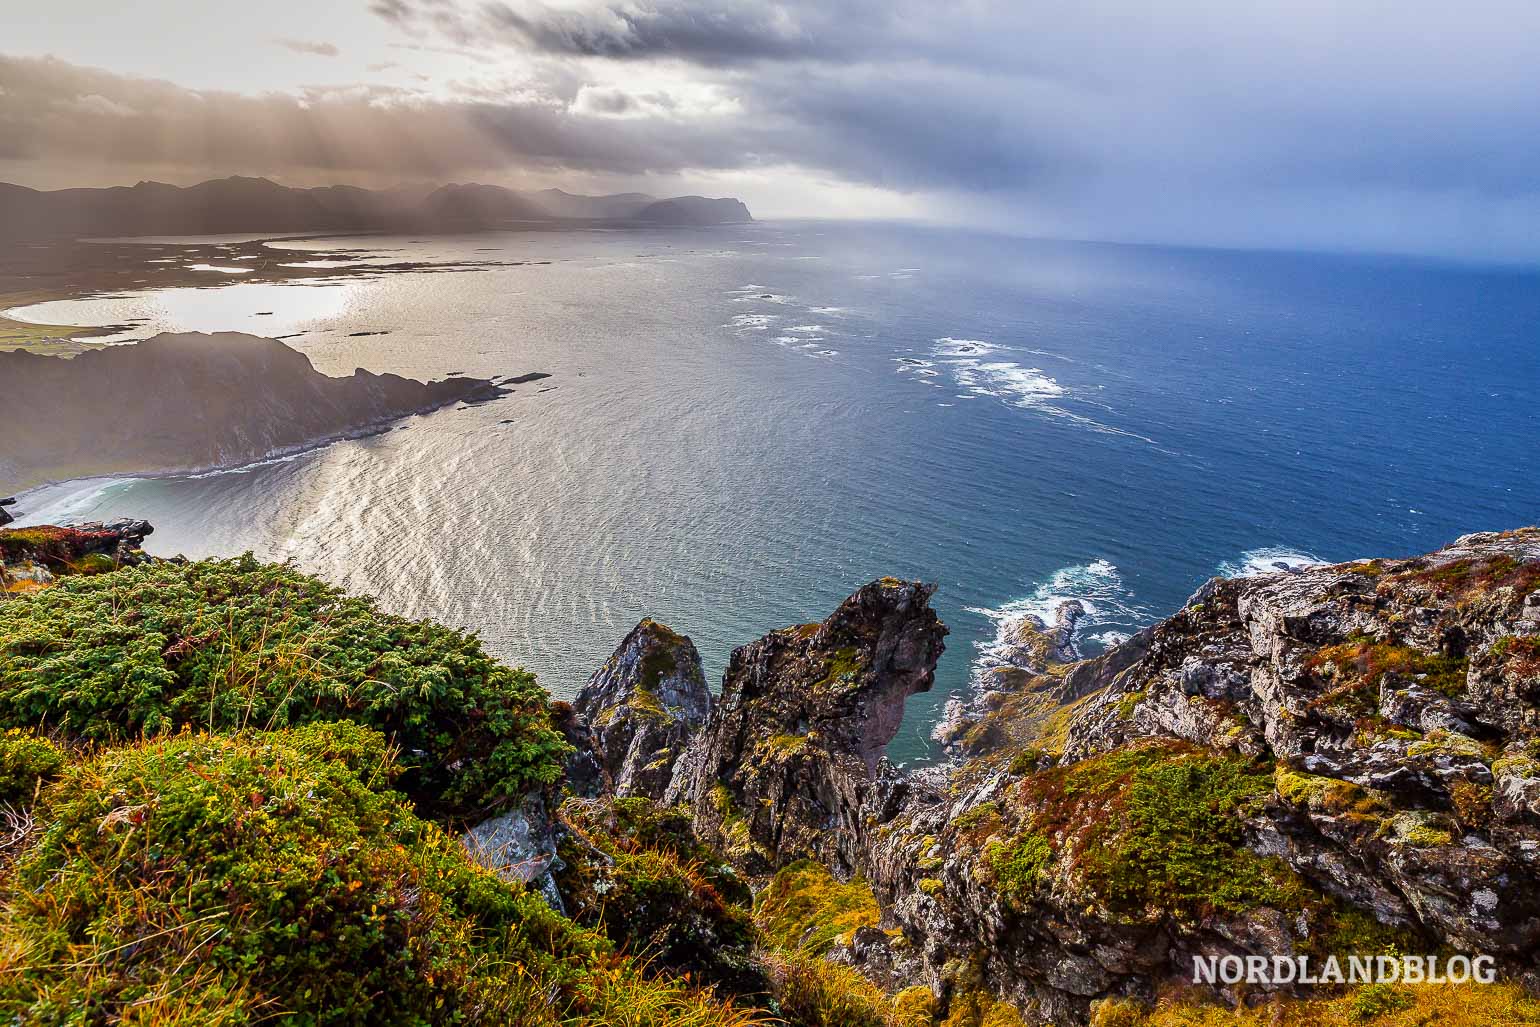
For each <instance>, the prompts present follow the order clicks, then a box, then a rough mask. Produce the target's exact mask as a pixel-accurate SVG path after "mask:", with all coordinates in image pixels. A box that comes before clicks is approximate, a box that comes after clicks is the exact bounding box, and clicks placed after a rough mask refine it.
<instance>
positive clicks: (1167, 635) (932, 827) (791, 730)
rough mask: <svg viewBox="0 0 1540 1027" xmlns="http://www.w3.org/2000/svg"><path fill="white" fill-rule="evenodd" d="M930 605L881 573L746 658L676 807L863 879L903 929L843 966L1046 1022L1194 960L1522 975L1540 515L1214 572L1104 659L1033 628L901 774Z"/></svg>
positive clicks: (1081, 1018) (923, 671) (1066, 1020)
mask: <svg viewBox="0 0 1540 1027" xmlns="http://www.w3.org/2000/svg"><path fill="white" fill-rule="evenodd" d="M930 594H931V593H930V589H929V588H927V587H925V586H920V585H916V584H911V583H904V582H896V581H887V580H885V581H883V582H878V583H874V584H872V585H868V586H866V587H865V588H863V589H861V590H860V591H859V592H857V593H856V594H855V595H854V596H852V597H851V598H850V599H849V600H847V601H846V602H845V603H844V604H843V605H842V606H841V607H840V609H839V610H838V611H836V613H835V614H834V615H833V616H831V617H830V618H829V619H828V620H827V621H824V622H823V623H821V624H810V625H803V626H801V627H796V628H788V629H784V630H782V631H777V632H774V633H772V634H770V635H767V636H765V638H763V639H761V640H760V641H758V642H755V643H753V644H751V645H748V646H745V647H743V648H741V649H739V650H738V651H737V652H736V653H734V655H733V658H732V661H731V663H730V666H729V668H728V671H727V674H726V676H725V679H724V685H723V694H722V698H721V700H720V702H719V703H718V705H717V707H716V708H715V709H714V710H713V712H712V714H711V716H710V718H709V720H708V722H707V724H706V725H705V727H704V728H702V729H701V730H700V731H699V732H698V733H697V734H696V735H695V736H694V738H693V739H692V740H691V741H690V742H689V744H688V746H687V748H686V750H685V753H684V755H683V756H682V757H681V758H680V760H679V762H678V766H677V769H676V771H675V774H674V779H673V782H672V784H671V785H670V787H669V790H668V792H667V795H666V798H667V799H668V800H669V801H672V802H682V803H685V804H686V805H687V806H688V807H689V808H690V809H691V810H692V812H693V814H694V817H695V825H696V830H697V832H699V833H700V835H701V836H702V837H703V838H704V839H705V840H707V841H708V842H710V843H712V844H713V845H714V846H715V847H716V848H717V849H718V850H719V851H721V852H723V853H725V854H726V856H727V858H729V859H730V860H731V861H732V862H733V863H734V864H735V865H737V866H738V867H739V868H740V870H742V871H744V872H745V873H746V874H747V875H748V876H749V877H750V878H751V879H759V880H763V879H764V876H765V875H766V874H768V873H770V872H771V871H773V870H775V869H776V868H778V867H782V866H785V865H787V864H788V863H790V862H791V861H794V860H797V859H801V858H806V857H812V858H814V859H817V860H819V861H820V862H822V863H824V864H825V865H826V866H828V867H829V868H831V869H832V870H833V871H834V872H835V873H836V874H837V875H838V876H840V877H841V878H853V877H856V876H859V877H860V878H862V879H863V880H864V881H866V882H868V883H869V884H870V886H871V888H872V889H873V892H874V894H875V896H876V899H877V901H878V904H879V906H880V908H881V911H882V926H883V927H884V928H887V929H888V930H887V931H876V930H867V931H865V932H863V933H862V934H861V936H860V937H852V938H851V939H849V940H848V942H842V943H841V945H840V946H839V947H838V950H837V951H838V954H839V958H840V959H841V961H844V962H848V963H852V964H854V965H857V966H861V967H862V968H863V970H866V971H867V972H868V973H869V976H871V977H872V979H874V980H877V981H880V982H881V983H882V984H883V985H884V986H885V987H888V988H890V989H896V988H897V987H899V986H900V985H904V984H916V983H923V984H926V985H928V986H930V987H931V988H932V989H933V990H934V991H935V992H936V993H937V994H938V995H939V996H941V1000H942V1003H943V1007H944V1006H945V1005H946V1003H947V1002H948V1001H951V1000H952V996H954V994H955V995H961V994H963V991H964V989H967V993H968V994H977V991H976V989H978V988H979V987H983V988H985V989H987V990H989V991H992V992H993V993H995V994H997V995H999V996H1001V997H1003V998H1005V999H1008V1000H1009V1001H1010V1002H1011V1003H1012V1004H1013V1005H1015V1006H1016V1007H1017V1008H1018V1009H1020V1010H1022V1011H1023V1013H1024V1014H1025V1015H1026V1016H1027V1017H1028V1019H1029V1020H1036V1021H1040V1022H1051V1023H1060V1024H1079V1023H1084V1022H1086V1020H1087V1019H1088V1017H1089V1016H1090V1012H1091V1007H1092V1004H1093V1002H1095V1001H1099V1000H1103V999H1106V998H1107V997H1109V996H1110V997H1114V998H1117V999H1119V1001H1124V1002H1127V1003H1131V1004H1132V1006H1133V1007H1137V1006H1139V1005H1141V1004H1148V1003H1150V1002H1152V1001H1153V1000H1154V999H1155V997H1156V996H1157V994H1159V993H1161V991H1162V990H1163V989H1164V988H1167V987H1171V986H1179V985H1181V984H1182V982H1190V981H1191V980H1192V977H1193V966H1194V960H1195V959H1196V958H1198V957H1224V956H1240V957H1261V958H1264V959H1268V960H1272V959H1273V958H1275V957H1276V958H1280V959H1298V958H1302V957H1303V958H1307V959H1309V960H1312V961H1313V965H1314V966H1315V967H1317V968H1319V967H1321V966H1322V965H1324V964H1325V961H1326V960H1328V959H1329V958H1336V959H1339V960H1341V961H1342V964H1343V965H1346V961H1347V959H1348V957H1351V956H1365V955H1374V954H1378V953H1381V952H1384V951H1397V952H1402V953H1407V954H1421V953H1432V952H1435V951H1444V952H1446V953H1448V952H1453V953H1464V954H1466V955H1468V956H1469V955H1475V954H1488V955H1490V956H1492V957H1493V958H1494V959H1495V960H1496V961H1497V963H1498V964H1499V966H1500V967H1501V969H1502V970H1503V972H1505V973H1507V974H1509V975H1513V976H1516V977H1519V978H1521V979H1536V977H1537V971H1540V966H1537V958H1536V955H1535V953H1536V951H1537V946H1540V702H1537V700H1540V529H1533V528H1530V529H1521V530H1518V531H1512V532H1504V533H1492V534H1480V535H1470V536H1466V537H1465V538H1462V539H1460V540H1459V541H1457V542H1456V543H1454V544H1453V545H1451V546H1449V547H1447V548H1445V549H1443V550H1440V551H1438V552H1436V553H1433V554H1430V555H1429V556H1426V557H1422V558H1418V559H1412V560H1371V561H1364V562H1358V563H1351V564H1340V565H1334V566H1321V567H1314V568H1310V569H1306V570H1303V571H1293V572H1284V573H1278V574H1270V575H1265V576H1261V577H1252V578H1244V579H1236V580H1225V579H1216V580H1214V581H1212V582H1210V583H1208V584H1207V585H1205V586H1204V587H1203V588H1202V589H1200V590H1199V592H1198V593H1197V594H1195V595H1194V596H1193V598H1192V599H1191V600H1190V601H1189V602H1188V603H1187V604H1186V606H1185V607H1184V608H1183V609H1182V610H1181V611H1180V612H1178V613H1177V614H1176V615H1174V616H1172V617H1171V618H1169V619H1167V620H1166V621H1163V622H1161V623H1160V624H1157V625H1155V626H1153V627H1151V628H1147V629H1145V630H1144V631H1142V632H1140V633H1139V634H1138V635H1136V636H1135V637H1134V638H1132V639H1130V640H1129V641H1127V642H1125V643H1123V644H1122V645H1120V646H1117V647H1115V648H1113V649H1112V650H1110V651H1108V652H1107V653H1106V654H1104V655H1103V656H1100V657H1098V658H1096V659H1093V660H1087V661H1080V662H1075V663H1071V664H1068V665H1064V664H1061V663H1059V662H1057V661H1056V660H1054V659H1051V658H1049V657H1048V654H1049V653H1050V652H1052V651H1053V650H1054V649H1055V648H1057V649H1058V650H1059V651H1060V652H1062V651H1063V643H1064V641H1067V640H1069V639H1071V638H1072V630H1071V631H1070V632H1068V633H1067V635H1065V636H1060V637H1055V638H1050V639H1049V640H1048V642H1047V643H1045V644H1042V645H1037V644H1028V645H1027V646H1026V650H1028V652H1027V655H1025V656H1023V658H1022V659H1021V661H1020V664H1021V665H1008V666H1006V667H1004V668H1001V673H1000V674H999V675H996V676H995V677H994V678H993V679H992V680H989V681H987V682H986V683H985V685H984V687H985V689H986V690H988V691H989V692H990V693H991V694H993V695H994V696H995V698H994V699H992V700H991V701H990V702H988V703H983V704H975V707H974V710H975V712H974V713H973V714H972V715H971V716H970V718H969V719H968V722H967V726H966V729H965V730H964V731H963V732H962V737H961V742H962V743H965V744H959V745H958V750H957V751H959V752H960V753H962V754H963V758H961V759H959V760H958V761H957V762H955V763H953V764H952V765H950V766H948V767H944V768H931V769H928V770H924V771H920V772H916V773H908V774H906V773H902V772H899V771H897V770H896V769H895V768H893V767H892V766H891V765H889V764H888V763H887V762H886V761H885V759H884V758H883V755H882V750H883V748H884V746H885V745H886V744H887V742H888V741H889V740H890V739H891V737H892V734H893V730H894V728H895V727H896V725H897V723H898V717H899V716H900V715H901V712H902V705H903V701H904V699H905V698H906V697H907V696H908V695H910V694H913V693H914V692H916V691H920V690H923V689H924V688H926V687H928V686H929V684H930V681H931V678H932V673H933V668H934V664H935V659H936V657H937V655H939V653H940V651H941V639H942V636H943V635H944V633H945V628H944V627H943V626H942V625H941V624H940V623H939V621H937V620H936V618H935V615H934V613H932V612H931V611H930V609H929V607H928V604H927V600H928V599H929V596H930ZM1032 628H1033V630H1034V631H1038V632H1043V631H1044V629H1043V628H1042V627H1041V626H1035V625H1034V626H1032ZM1028 643H1033V639H1031V638H1029V639H1028ZM899 933H901V935H902V938H903V941H904V944H903V947H902V949H903V957H902V958H901V959H897V958H895V952H896V951H897V950H896V949H895V948H894V946H893V944H891V939H892V938H893V937H894V936H895V934H899ZM1274 987H1276V988H1278V989H1280V990H1284V991H1287V990H1290V989H1292V988H1293V987H1296V985H1292V984H1289V983H1287V982H1282V983H1279V984H1277V985H1276V986H1274ZM1267 991H1268V987H1267V986H1261V987H1251V988H1249V989H1247V990H1237V989H1234V988H1226V987H1224V986H1220V985H1216V986H1215V987H1214V989H1213V994H1215V996H1216V997H1218V998H1222V999H1224V1000H1226V1001H1230V1002H1232V1003H1233V1002H1239V1001H1246V1000H1248V999H1255V998H1256V997H1257V996H1259V995H1263V994H1265V993H1266V992H1267ZM958 1001H961V999H958ZM970 1001H971V1000H970Z"/></svg>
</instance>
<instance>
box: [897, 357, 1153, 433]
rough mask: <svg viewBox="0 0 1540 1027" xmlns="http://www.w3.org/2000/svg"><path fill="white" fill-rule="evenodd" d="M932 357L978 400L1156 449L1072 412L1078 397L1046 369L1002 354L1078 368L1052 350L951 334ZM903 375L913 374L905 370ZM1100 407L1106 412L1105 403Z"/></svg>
mask: <svg viewBox="0 0 1540 1027" xmlns="http://www.w3.org/2000/svg"><path fill="white" fill-rule="evenodd" d="M931 353H932V354H933V355H934V356H935V357H936V358H937V360H938V361H940V362H941V363H942V364H944V365H945V366H946V367H947V368H949V369H950V371H951V375H952V381H953V383H954V384H956V385H958V386H961V387H962V388H964V389H966V390H968V392H969V393H971V394H972V395H974V396H975V397H978V396H988V397H991V398H994V399H998V400H1000V401H1001V402H1003V403H1008V404H1010V405H1011V406H1016V407H1022V408H1024V409H1028V410H1035V411H1037V412H1039V413H1043V414H1047V415H1048V416H1051V417H1057V418H1060V419H1062V420H1066V421H1072V422H1074V423H1075V424H1079V425H1081V426H1083V427H1085V428H1088V429H1090V430H1091V431H1094V432H1100V433H1103V434H1107V435H1122V436H1125V437H1126V438H1131V439H1138V440H1139V441H1141V442H1147V443H1149V444H1150V445H1155V444H1156V443H1155V440H1154V439H1151V438H1149V437H1147V436H1144V435H1138V434H1136V433H1134V432H1131V431H1127V430H1125V429H1122V428H1117V427H1114V426H1112V425H1110V424H1105V423H1103V422H1101V421H1098V420H1096V419H1095V418H1091V417H1087V416H1085V415H1084V414H1079V413H1076V412H1074V411H1073V410H1070V409H1069V408H1067V407H1066V406H1065V405H1064V404H1063V403H1062V402H1060V401H1061V400H1065V399H1073V398H1074V397H1073V395H1072V394H1071V392H1070V390H1069V389H1068V388H1067V387H1065V386H1064V385H1063V384H1061V383H1060V382H1059V381H1058V380H1057V379H1055V378H1054V377H1052V376H1051V375H1049V374H1048V373H1047V372H1046V371H1044V370H1043V369H1042V368H1040V367H1029V366H1027V365H1026V364H1023V363H1019V362H1017V361H1015V360H1009V359H1006V358H1004V357H1003V356H1001V354H1007V353H1032V354H1036V355H1040V356H1049V357H1054V358H1056V359H1059V360H1064V361H1066V362H1069V363H1073V361H1071V360H1069V358H1068V357H1064V356H1061V355H1059V354H1057V353H1052V352H1050V351H1048V350H1037V349H1016V348H1014V347H1011V346H1002V345H1000V344H998V343H994V342H988V341H986V340H984V339H959V338H954V337H952V336H949V335H948V336H943V337H942V338H939V339H937V340H935V343H934V347H933V348H932V350H931ZM984 358H989V359H984ZM901 370H912V369H910V368H904V367H901ZM959 398H961V397H959ZM1097 405H1098V406H1103V407H1104V408H1105V404H1100V403H1098V404H1097Z"/></svg>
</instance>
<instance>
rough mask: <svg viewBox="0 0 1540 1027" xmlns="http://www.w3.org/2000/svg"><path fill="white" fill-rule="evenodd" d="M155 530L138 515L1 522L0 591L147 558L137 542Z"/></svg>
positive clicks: (106, 569)
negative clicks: (28, 524)
mask: <svg viewBox="0 0 1540 1027" xmlns="http://www.w3.org/2000/svg"><path fill="white" fill-rule="evenodd" d="M0 512H3V511H0ZM3 523H5V522H4V521H0V524H3ZM154 531H155V529H154V528H152V527H151V526H150V523H149V522H148V521H136V520H119V521H113V522H111V523H110V524H99V523H96V522H92V523H88V524H76V525H70V526H68V527H59V526H56V525H45V526H39V527H35V528H0V593H3V592H4V591H6V590H7V589H11V588H16V587H18V586H20V587H21V588H27V587H41V586H44V585H50V584H52V583H53V582H54V580H55V579H56V578H58V577H61V576H64V575H70V574H101V573H104V572H106V571H111V570H115V569H117V568H118V567H125V566H133V565H135V564H139V563H144V562H145V561H147V560H149V559H151V558H150V557H148V556H146V555H145V553H144V551H143V550H142V549H141V548H140V546H141V545H142V544H143V542H144V540H145V538H146V536H148V535H150V534H152V533H153V532H154Z"/></svg>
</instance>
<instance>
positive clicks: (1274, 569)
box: [1219, 546, 1326, 578]
mask: <svg viewBox="0 0 1540 1027" xmlns="http://www.w3.org/2000/svg"><path fill="white" fill-rule="evenodd" d="M1325 562H1326V561H1324V560H1322V559H1321V558H1320V557H1318V556H1313V555H1311V554H1310V553H1302V552H1300V551H1299V550H1297V549H1286V548H1284V547H1282V546H1266V547H1264V548H1262V549H1248V550H1246V552H1244V553H1242V554H1241V555H1240V556H1238V557H1236V558H1235V559H1234V560H1225V561H1223V562H1222V563H1220V565H1219V575H1220V577H1224V578H1255V577H1259V576H1261V575H1265V574H1282V573H1284V572H1286V571H1301V570H1305V569H1307V568H1310V567H1319V566H1320V565H1321V564H1323V563H1325Z"/></svg>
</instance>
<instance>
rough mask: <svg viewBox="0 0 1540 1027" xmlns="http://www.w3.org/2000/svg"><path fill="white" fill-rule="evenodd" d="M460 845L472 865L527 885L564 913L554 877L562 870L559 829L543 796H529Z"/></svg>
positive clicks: (473, 831) (469, 833)
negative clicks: (559, 851) (557, 851)
mask: <svg viewBox="0 0 1540 1027" xmlns="http://www.w3.org/2000/svg"><path fill="white" fill-rule="evenodd" d="M460 844H461V845H462V846H464V848H465V851H466V852H467V853H468V854H469V855H470V857H471V860H472V861H473V862H475V863H477V864H479V865H481V866H483V867H486V868H487V869H488V870H490V871H492V872H493V873H495V874H497V876H499V877H501V878H502V879H503V880H505V881H518V882H519V883H520V884H525V885H528V886H529V887H530V888H531V889H532V890H534V891H536V892H539V893H540V895H541V896H542V897H543V898H544V899H545V901H546V902H547V904H549V905H550V907H551V908H552V909H554V910H556V911H558V912H561V911H562V900H561V894H560V893H559V892H558V891H557V889H556V880H555V877H554V876H553V875H554V874H555V872H556V871H559V870H560V869H561V860H560V859H559V857H558V856H557V854H556V850H557V837H556V826H555V824H554V822H553V821H552V818H551V815H550V812H549V810H548V809H547V806H546V795H545V794H544V793H543V792H536V793H534V794H532V795H529V796H527V797H526V798H525V799H524V801H523V802H521V803H520V804H519V805H518V807H517V808H515V809H512V810H509V811H508V812H507V813H504V814H502V815H501V816H496V817H492V818H490V819H488V820H483V821H482V822H481V823H479V824H477V825H475V826H474V827H472V828H470V829H469V830H468V831H466V832H465V833H464V834H462V835H461V836H460Z"/></svg>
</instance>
